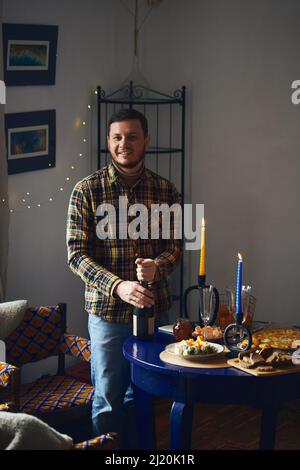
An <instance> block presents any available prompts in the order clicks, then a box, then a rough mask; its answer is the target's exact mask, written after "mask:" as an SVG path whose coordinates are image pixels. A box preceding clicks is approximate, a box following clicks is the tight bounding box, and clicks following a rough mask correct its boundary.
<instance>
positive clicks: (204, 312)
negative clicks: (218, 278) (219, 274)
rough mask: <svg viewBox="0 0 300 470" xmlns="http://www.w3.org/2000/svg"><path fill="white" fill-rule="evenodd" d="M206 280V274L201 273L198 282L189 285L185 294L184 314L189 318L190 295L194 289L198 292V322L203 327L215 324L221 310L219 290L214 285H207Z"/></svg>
mask: <svg viewBox="0 0 300 470" xmlns="http://www.w3.org/2000/svg"><path fill="white" fill-rule="evenodd" d="M205 282H206V276H205V275H201V276H200V275H199V276H198V284H197V285H195V286H190V287H188V288H187V289H186V291H185V292H184V294H183V306H184V314H185V317H186V318H189V314H188V308H187V303H188V296H189V294H190V293H191V292H192V291H193V290H196V291H197V292H198V296H199V304H198V322H199V324H200V326H201V328H202V327H204V326H211V325H213V324H214V323H215V321H216V318H217V314H218V310H219V292H218V290H217V289H216V288H215V287H214V286H212V285H207V284H205Z"/></svg>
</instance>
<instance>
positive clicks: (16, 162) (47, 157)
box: [5, 110, 56, 175]
mask: <svg viewBox="0 0 300 470" xmlns="http://www.w3.org/2000/svg"><path fill="white" fill-rule="evenodd" d="M5 135H6V148H7V166H8V174H9V175H12V174H14V173H23V172H25V171H34V170H42V169H45V168H53V167H55V140H56V138H55V136H56V128H55V110H49V111H34V112H30V113H14V114H5Z"/></svg>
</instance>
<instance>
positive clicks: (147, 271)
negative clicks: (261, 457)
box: [67, 109, 181, 448]
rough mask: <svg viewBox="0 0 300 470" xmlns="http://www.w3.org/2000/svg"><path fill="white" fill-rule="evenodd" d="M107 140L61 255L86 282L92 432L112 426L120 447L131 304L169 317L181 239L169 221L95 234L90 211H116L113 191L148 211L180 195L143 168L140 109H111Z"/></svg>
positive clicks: (128, 395) (127, 395) (81, 186)
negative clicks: (105, 154) (138, 231)
mask: <svg viewBox="0 0 300 470" xmlns="http://www.w3.org/2000/svg"><path fill="white" fill-rule="evenodd" d="M107 142H108V148H109V151H110V154H111V157H112V162H111V163H110V164H109V165H108V166H107V167H104V168H103V169H102V170H99V171H96V172H95V173H93V174H92V175H90V176H88V177H87V178H84V179H83V180H82V181H79V182H78V183H77V184H76V186H75V188H74V190H73V193H72V195H71V199H70V205H69V212H68V223H67V246H68V263H69V266H70V268H71V269H72V271H74V272H75V273H76V274H78V275H79V276H80V277H81V279H82V280H83V281H84V282H85V308H86V310H87V312H88V313H89V334H90V338H91V374H92V383H93V385H94V387H95V396H94V401H93V410H92V419H93V426H94V430H95V433H97V434H102V433H104V432H109V431H116V432H117V433H118V434H119V436H120V440H121V447H123V448H128V447H130V446H131V445H133V443H131V444H130V443H128V442H126V440H125V438H126V436H127V437H131V435H130V432H128V430H127V432H126V431H125V423H126V424H128V423H129V422H130V416H131V415H130V413H132V408H133V391H132V388H131V385H130V368H129V363H128V362H127V361H126V359H125V358H124V357H123V354H122V346H123V343H124V341H125V340H126V338H128V337H129V336H130V335H131V334H132V313H133V309H134V307H140V308H144V307H152V308H153V311H154V315H155V317H156V324H157V325H158V324H163V323H168V318H167V311H168V309H169V308H170V306H171V296H170V292H169V288H168V281H167V277H168V276H169V274H170V273H171V272H172V271H174V269H175V268H176V266H177V265H178V263H179V260H180V253H181V240H179V239H175V237H174V224H171V228H172V230H171V235H170V238H169V239H163V238H162V236H159V238H158V239H154V240H151V238H150V235H149V237H148V238H146V239H143V238H136V237H124V236H122V237H121V236H120V230H121V227H120V226H117V231H116V232H117V236H116V238H106V239H103V237H100V238H99V237H97V231H96V228H97V223H98V219H97V215H96V212H97V208H98V207H99V206H100V205H101V204H103V203H107V204H111V205H113V206H114V208H115V209H116V213H117V215H119V210H118V207H119V197H123V198H126V201H127V205H128V207H130V205H132V204H135V203H142V204H144V205H145V206H146V207H147V208H148V210H149V211H150V209H151V205H152V204H162V203H165V204H168V205H169V206H172V205H173V204H174V203H180V198H179V195H178V193H177V191H176V189H175V187H174V185H173V184H172V183H170V182H169V181H168V180H166V179H164V178H162V177H160V176H158V175H156V174H155V173H153V172H152V171H150V170H147V169H146V168H145V164H144V159H145V152H146V149H147V148H148V146H149V142H150V137H149V135H148V123H147V120H146V118H145V116H144V115H143V114H141V113H140V112H138V111H137V110H134V109H123V110H120V111H118V112H117V113H115V114H114V115H112V116H111V118H110V120H109V123H108V137H107ZM128 219H129V218H128ZM116 220H117V221H118V217H116ZM123 228H124V227H123ZM160 229H161V227H160ZM138 281H140V282H138ZM141 283H144V285H142V284H141ZM145 283H146V285H147V286H148V287H145ZM128 410H129V411H128Z"/></svg>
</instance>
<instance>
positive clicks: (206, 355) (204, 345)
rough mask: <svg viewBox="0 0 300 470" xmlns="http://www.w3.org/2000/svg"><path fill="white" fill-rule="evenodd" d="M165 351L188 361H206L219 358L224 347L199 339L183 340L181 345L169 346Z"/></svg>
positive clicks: (173, 344)
mask: <svg viewBox="0 0 300 470" xmlns="http://www.w3.org/2000/svg"><path fill="white" fill-rule="evenodd" d="M165 351H166V352H168V353H170V354H172V355H174V356H179V357H182V358H183V359H186V360H188V361H198V362H201V361H204V360H207V359H210V358H213V357H216V356H218V355H219V354H221V353H222V352H223V351H224V346H222V345H221V344H217V343H210V342H208V341H202V340H201V339H200V338H199V337H198V338H197V339H196V340H194V339H186V340H182V341H180V342H179V343H172V344H168V345H167V346H166V348H165Z"/></svg>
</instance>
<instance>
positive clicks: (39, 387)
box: [20, 375, 94, 414]
mask: <svg viewBox="0 0 300 470" xmlns="http://www.w3.org/2000/svg"><path fill="white" fill-rule="evenodd" d="M21 388H22V389H21V405H20V412H22V413H30V414H34V413H37V412H45V413H49V412H52V411H55V410H57V409H66V408H72V407H74V406H79V405H87V404H89V403H91V401H92V399H93V395H94V387H92V386H91V385H89V384H86V383H81V382H78V381H77V380H75V379H73V378H72V377H67V376H59V375H56V376H44V377H41V378H40V379H38V380H36V381H35V382H33V383H30V384H24V385H22V387H21Z"/></svg>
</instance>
